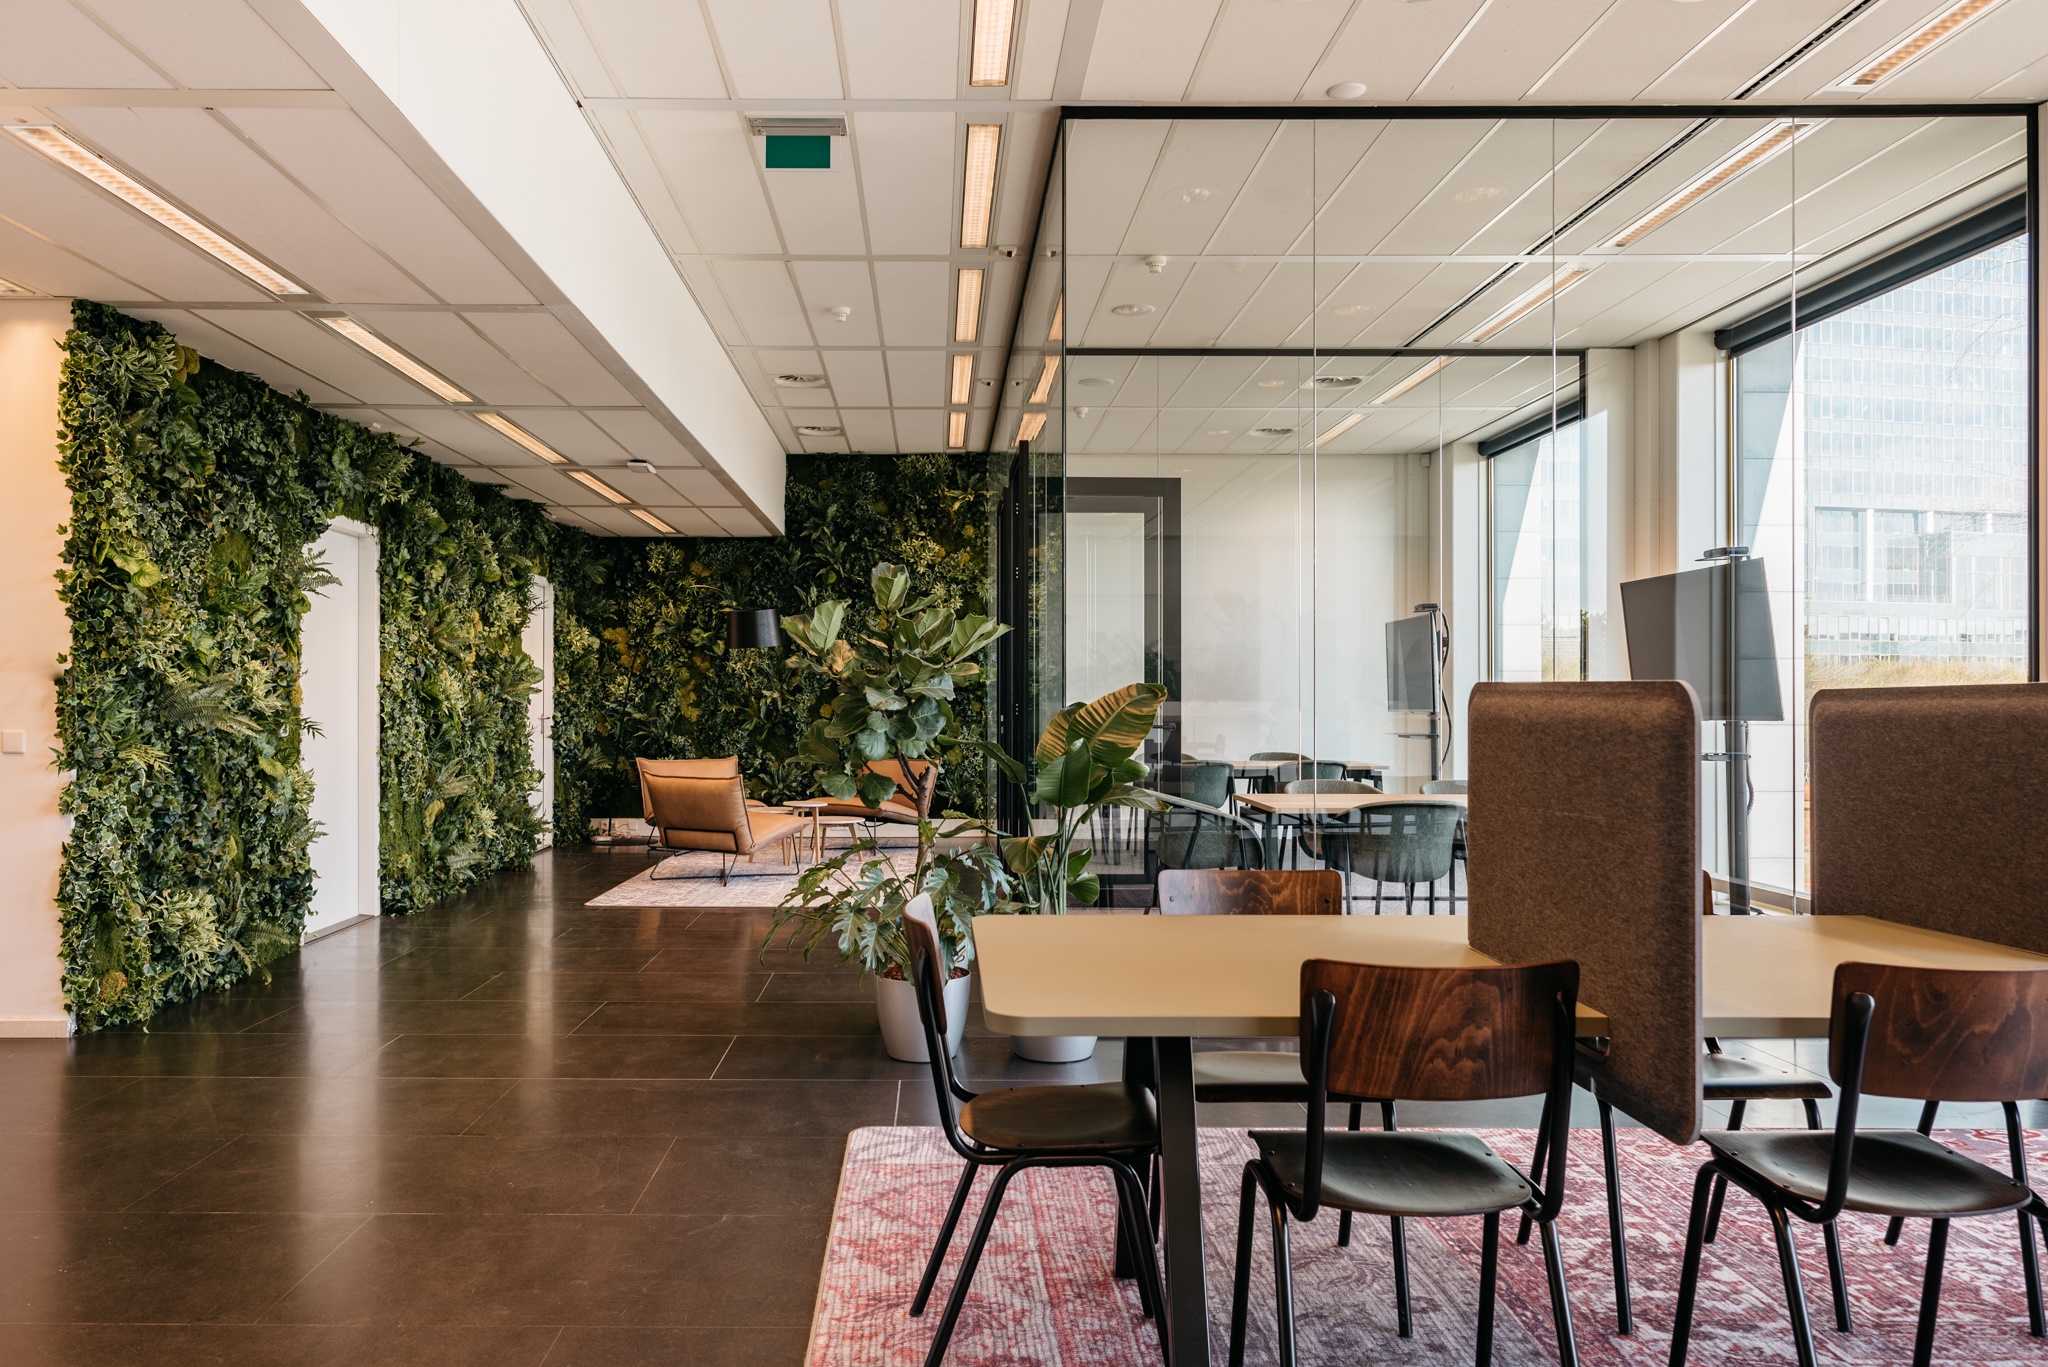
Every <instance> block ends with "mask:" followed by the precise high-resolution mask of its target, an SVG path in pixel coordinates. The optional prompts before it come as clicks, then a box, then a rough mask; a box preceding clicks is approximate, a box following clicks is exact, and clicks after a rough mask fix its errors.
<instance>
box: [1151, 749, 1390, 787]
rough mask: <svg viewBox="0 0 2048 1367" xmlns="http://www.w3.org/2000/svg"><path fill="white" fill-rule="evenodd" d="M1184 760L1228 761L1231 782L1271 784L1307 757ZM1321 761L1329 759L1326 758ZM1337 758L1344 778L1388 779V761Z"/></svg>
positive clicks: (1200, 761) (1191, 758)
mask: <svg viewBox="0 0 2048 1367" xmlns="http://www.w3.org/2000/svg"><path fill="white" fill-rule="evenodd" d="M1184 762H1185V763H1188V764H1227V765H1229V766H1230V777H1231V781H1232V782H1233V783H1235V782H1236V781H1238V780H1240V779H1241V780H1243V781H1245V782H1247V783H1253V784H1259V785H1263V786H1264V787H1266V788H1271V787H1273V785H1274V784H1275V782H1277V780H1278V779H1279V777H1280V770H1281V769H1283V768H1285V767H1286V766H1287V765H1290V764H1305V763H1308V762H1309V761H1307V760H1298V759H1196V758H1195V757H1194V756H1192V755H1190V756H1187V757H1186V759H1185V761H1184ZM1323 762H1324V763H1329V761H1327V760H1325V761H1323ZM1336 762H1337V763H1339V764H1342V765H1343V766H1344V777H1346V778H1350V779H1357V780H1358V781H1360V782H1362V783H1372V784H1379V785H1384V784H1385V783H1386V781H1387V770H1388V768H1389V767H1390V766H1388V765H1385V764H1380V763H1377V762H1375V761H1372V760H1363V759H1347V760H1339V761H1336Z"/></svg>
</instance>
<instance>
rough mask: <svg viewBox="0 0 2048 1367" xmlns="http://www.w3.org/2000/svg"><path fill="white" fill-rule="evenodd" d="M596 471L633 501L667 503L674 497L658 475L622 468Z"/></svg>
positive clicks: (600, 477) (600, 476) (607, 482)
mask: <svg viewBox="0 0 2048 1367" xmlns="http://www.w3.org/2000/svg"><path fill="white" fill-rule="evenodd" d="M596 473H597V477H598V478H599V479H602V480H603V481H604V482H605V483H606V484H609V485H611V486H612V488H614V489H617V490H618V491H619V492H620V493H622V494H624V495H625V496H626V497H627V498H630V499H632V500H633V501H634V502H635V503H646V504H654V503H669V502H673V501H674V499H675V493H674V492H673V491H672V490H671V489H670V488H669V486H668V485H667V484H665V483H663V482H662V478H661V476H660V475H644V474H641V473H640V472H639V471H638V470H627V469H623V468H621V469H606V470H600V471H598V472H596Z"/></svg>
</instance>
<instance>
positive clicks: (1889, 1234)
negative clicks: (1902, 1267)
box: [1884, 1101, 1941, 1245]
mask: <svg viewBox="0 0 2048 1367" xmlns="http://www.w3.org/2000/svg"><path fill="white" fill-rule="evenodd" d="M1940 1109H1941V1103H1940V1102H1939V1101H1929V1102H1927V1103H1925V1104H1924V1105H1922V1106H1921V1107H1920V1123H1919V1124H1918V1125H1915V1126H1914V1127H1913V1128H1914V1129H1916V1130H1918V1131H1920V1133H1922V1134H1926V1133H1928V1132H1929V1131H1930V1130H1932V1129H1933V1128H1934V1116H1935V1113H1936V1112H1937V1111H1939V1110H1940ZM1905 1227H1906V1222H1905V1221H1904V1220H1901V1219H1900V1218H1899V1217H1898V1216H1896V1215H1894V1216H1893V1217H1892V1218H1891V1219H1890V1220H1889V1221H1888V1222H1886V1224H1885V1227H1884V1241H1885V1243H1886V1244H1887V1245H1892V1244H1896V1243H1898V1241H1899V1231H1900V1230H1902V1229H1904V1228H1905Z"/></svg>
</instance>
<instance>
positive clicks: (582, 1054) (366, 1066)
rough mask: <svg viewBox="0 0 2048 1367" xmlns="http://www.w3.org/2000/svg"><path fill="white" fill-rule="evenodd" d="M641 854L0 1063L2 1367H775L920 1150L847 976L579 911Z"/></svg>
mask: <svg viewBox="0 0 2048 1367" xmlns="http://www.w3.org/2000/svg"><path fill="white" fill-rule="evenodd" d="M643 858H644V856H638V855H633V854H627V853H619V854H607V853H601V852H570V853H564V854H560V855H544V856H542V858H541V859H540V860H539V861H538V863H537V865H536V867H535V868H534V870H533V871H532V872H530V873H521V874H510V875H505V876H501V877H499V878H496V879H493V880H492V881H491V882H490V883H489V884H487V885H486V886H484V887H483V888H481V889H479V890H477V891H476V892H474V893H472V894H471V895H469V896H467V897H464V898H462V899H459V900H458V901H456V902H453V903H450V904H449V905H447V906H444V907H440V908H436V909H435V910H433V911H430V912H426V913H423V914H421V915H418V916H414V917H407V918H386V919H384V920H382V921H380V922H376V923H367V924H364V925H362V926H358V927H352V928H350V929H348V930H345V931H342V932H339V933H337V934H335V935H332V936H329V937H327V938H325V939H322V940H320V941H317V942H316V943H314V944H313V945H311V946H309V947H308V948H307V949H305V950H304V951H302V952H301V953H300V954H298V955H296V956H294V957H293V958H292V959H290V960H288V961H286V962H285V963H283V964H280V965H279V966H278V967H277V968H276V970H275V972H274V974H273V977H272V980H271V981H270V982H269V983H268V984H264V985H255V984H252V985H249V986H246V987H244V988H243V989H242V990H240V991H237V992H233V993H230V994H225V995H221V996H216V997H209V998H206V999H205V1000H203V1001H199V1002H194V1003H191V1004H189V1005H186V1006H184V1007H180V1008H177V1009H175V1010H173V1011H171V1012H169V1013H167V1015H166V1016H165V1017H164V1018H162V1019H160V1020H159V1021H157V1022H156V1023H155V1026H154V1028H153V1029H152V1030H151V1031H150V1032H149V1033H147V1034H144V1033H140V1032H135V1033H123V1034H112V1035H104V1036H98V1037H93V1038H87V1039H80V1040H73V1041H70V1042H68V1043H60V1042H52V1041H26V1040H24V1041H4V1042H0V1363H5V1364H8V1367H45V1365H46V1364H63V1365H64V1367H72V1365H73V1364H86V1363H90V1364H94V1367H125V1365H126V1364H136V1367H141V1365H142V1364H149V1367H179V1365H180V1364H187V1363H193V1364H196V1363H208V1364H225V1365H227V1367H259V1365H260V1367H272V1364H276V1365H277V1367H282V1365H283V1364H293V1365H294V1367H326V1365H327V1364H336V1365H337V1367H339V1365H340V1364H347V1365H348V1367H368V1365H369V1364H378V1363H407V1364H414V1363H420V1362H432V1363H436V1364H443V1363H445V1364H450V1365H451V1367H467V1365H468V1364H477V1365H478V1367H482V1365H483V1364H490V1367H570V1365H571V1364H576V1365H577V1367H585V1365H590V1364H607V1367H613V1365H616V1364H634V1363H642V1362H646V1363H655V1362H661V1363H667V1362H688V1363H699V1362H701V1363H707V1364H711V1363H715V1364H720V1367H747V1365H748V1364H757V1363H776V1364H793V1363H796V1362H799V1361H800V1360H801V1358H802V1351H803V1343H804V1334H805V1328H806V1326H807V1325H808V1323H809V1320H810V1314H811V1299H812V1295H813V1292H814V1288H815V1286H816V1276H817V1269H818V1265H819V1262H820V1259H821V1257H822V1254H823V1250H824V1243H825V1236H826V1229H827V1224H828V1221H829V1219H830V1215H831V1209H832V1201H833V1197H834V1194H835V1192H836V1189H837V1184H838V1173H839V1163H840V1157H841V1153H842V1150H843V1141H844V1136H845V1134H846V1133H847V1132H848V1131H849V1130H852V1129H855V1128H857V1127H860V1126H863V1125H888V1124H924V1123H930V1122H931V1121H932V1120H933V1119H934V1112H933V1100H932V1093H931V1084H930V1077H929V1074H928V1073H927V1072H926V1071H925V1070H924V1069H922V1068H920V1067H912V1066H908V1065H905V1064H900V1063H896V1062H893V1061H891V1060H890V1059H889V1058H888V1057H887V1055H886V1054H885V1053H884V1052H883V1049H882V1044H881V1039H880V1036H879V1035H878V1033H877V1030H876V1025H875V1016H874V1011H873V1008H872V1006H871V1005H870V1004H869V1003H870V1001H871V989H870V988H869V987H868V986H867V985H865V984H863V983H861V982H860V981H859V980H858V977H857V975H855V974H853V973H851V972H849V971H846V970H843V969H840V968H837V967H835V966H833V965H831V964H829V963H827V962H825V961H824V960H823V959H822V958H820V959H816V960H813V961H812V962H809V963H806V962H804V961H803V960H802V959H801V958H800V957H798V956H796V955H794V954H789V953H785V952H780V951H777V952H771V953H770V954H769V955H768V956H767V957H766V961H765V962H764V961H763V959H762V957H761V956H760V955H759V953H758V949H759V945H760V939H761V936H762V934H763V933H764V931H765V930H766V926H767V918H766V916H765V914H764V913H762V912H756V911H735V910H727V909H707V910H697V909H685V910H674V909H670V910H645V911H642V910H634V909H630V908H623V909H622V908H605V909H592V908H585V907H584V906H583V905H582V904H583V902H584V901H585V900H587V899H588V898H589V897H591V896H593V895H595V894H596V893H598V892H600V891H602V890H604V889H606V888H608V887H610V886H612V885H613V884H615V883H617V882H619V881H621V880H623V879H624V878H626V877H627V876H628V875H629V874H631V873H632V872H634V871H635V869H637V867H638V866H639V863H640V861H641V860H642V859H643ZM1738 1047H1739V1046H1738ZM1753 1047H1756V1048H1758V1049H1761V1050H1764V1051H1770V1052H1776V1053H1778V1054H1780V1055H1781V1056H1783V1057H1786V1058H1787V1059H1788V1060H1795V1059H1796V1061H1798V1062H1800V1063H1801V1064H1804V1065H1805V1066H1808V1067H1819V1066H1821V1063H1822V1062H1823V1060H1822V1059H1821V1058H1820V1056H1819V1054H1818V1053H1817V1052H1816V1051H1817V1049H1818V1045H1817V1044H1806V1043H1802V1044H1800V1045H1799V1046H1797V1048H1796V1049H1795V1048H1794V1047H1793V1046H1791V1045H1790V1044H1783V1043H1772V1044H1765V1045H1759V1046H1753ZM1121 1057H1122V1048H1121V1044H1120V1042H1118V1041H1114V1040H1105V1041H1103V1043H1102V1044H1101V1046H1100V1047H1099V1049H1098V1051H1097V1054H1096V1057H1095V1059H1094V1060H1092V1061H1091V1062H1089V1063H1084V1064H1077V1065H1073V1066H1070V1067H1059V1066H1048V1065H1041V1064H1027V1063H1023V1062H1020V1061H1019V1060H1017V1059H1015V1058H1014V1057H1013V1056H1012V1055H1011V1053H1010V1050H1009V1044H1008V1041H1007V1040H1006V1039H1002V1038H996V1037H991V1036H989V1035H988V1034H987V1033H986V1032H985V1031H983V1030H982V1029H981V1028H980V1024H979V1021H978V1019H975V1020H973V1021H972V1023H971V1024H970V1026H969V1038H968V1041H967V1044H966V1046H965V1048H964V1049H963V1051H962V1069H963V1071H964V1072H965V1074H966V1075H967V1076H968V1077H970V1078H971V1079H974V1080H976V1081H978V1082H980V1083H983V1084H989V1083H1001V1082H1005V1081H1009V1082H1020V1081H1034V1082H1035V1081H1073V1082H1092V1081H1096V1080H1098V1079H1099V1078H1108V1077H1114V1076H1115V1075H1116V1074H1117V1070H1118V1068H1119V1066H1120V1062H1121ZM1980 1109H1981V1108H1975V1109H1965V1108H1955V1109H1954V1110H1953V1111H1952V1112H1951V1113H1950V1114H1949V1115H1948V1116H1947V1117H1945V1120H1946V1121H1947V1123H1952V1124H1965V1123H1996V1114H1995V1111H1993V1112H1991V1113H1990V1114H1989V1115H1988V1116H1987V1115H1983V1114H1979V1110H1980ZM1770 1110H1771V1108H1768V1107H1758V1108H1755V1110H1754V1112H1753V1116H1754V1122H1753V1123H1758V1124H1787V1125H1790V1124H1797V1123H1799V1119H1798V1115H1797V1111H1796V1109H1794V1108H1792V1107H1789V1106H1788V1107H1786V1108H1785V1113H1784V1114H1783V1115H1775V1114H1771V1113H1770ZM1525 1112H1526V1113H1525ZM1894 1112H1896V1114H1894ZM1867 1114H1870V1115H1871V1119H1872V1122H1873V1123H1910V1121H1911V1119H1912V1115H1913V1108H1912V1107H1910V1106H1900V1105H1899V1104H1898V1103H1891V1104H1890V1105H1889V1106H1887V1105H1886V1104H1885V1103H1872V1104H1871V1111H1870V1112H1867ZM1297 1117H1298V1112H1294V1111H1291V1110H1289V1109H1288V1108H1257V1107H1214V1108H1206V1112H1205V1115H1204V1117H1203V1119H1204V1122H1205V1123H1208V1124H1218V1125H1225V1124H1228V1125H1239V1124H1257V1123H1263V1124H1289V1123H1298V1119H1297ZM1584 1118H1585V1119H1587V1120H1590V1114H1589V1115H1587V1116H1586V1117H1584ZM1405 1119H1407V1120H1408V1121H1409V1122H1410V1123H1413V1124H1418V1125H1421V1124H1431V1123H1439V1124H1513V1123H1524V1124H1526V1123H1528V1122H1529V1121H1531V1120H1532V1119H1533V1109H1532V1108H1529V1107H1517V1106H1497V1107H1488V1108H1449V1107H1438V1108H1429V1107H1419V1106H1418V1107H1411V1108H1409V1110H1408V1112H1407V1113H1406V1114H1405Z"/></svg>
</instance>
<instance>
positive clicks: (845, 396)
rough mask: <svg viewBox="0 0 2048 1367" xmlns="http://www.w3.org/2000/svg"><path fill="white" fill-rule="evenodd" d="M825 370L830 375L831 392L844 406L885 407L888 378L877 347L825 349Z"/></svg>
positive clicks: (840, 404) (887, 400) (887, 403)
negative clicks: (875, 348)
mask: <svg viewBox="0 0 2048 1367" xmlns="http://www.w3.org/2000/svg"><path fill="white" fill-rule="evenodd" d="M825 373H826V374H827V375H829V376H831V377H832V396H833V398H834V399H836V400H837V401H838V403H839V406H840V407H842V408H844V407H847V406H848V405H851V406H853V407H855V408H886V407H888V406H889V381H888V379H887V377H886V376H885V375H884V374H883V366H882V353H881V352H879V351H828V352H826V353H825Z"/></svg>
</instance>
